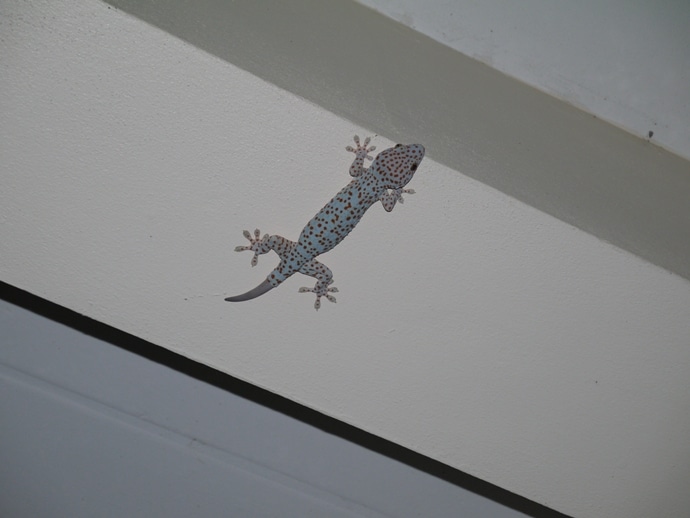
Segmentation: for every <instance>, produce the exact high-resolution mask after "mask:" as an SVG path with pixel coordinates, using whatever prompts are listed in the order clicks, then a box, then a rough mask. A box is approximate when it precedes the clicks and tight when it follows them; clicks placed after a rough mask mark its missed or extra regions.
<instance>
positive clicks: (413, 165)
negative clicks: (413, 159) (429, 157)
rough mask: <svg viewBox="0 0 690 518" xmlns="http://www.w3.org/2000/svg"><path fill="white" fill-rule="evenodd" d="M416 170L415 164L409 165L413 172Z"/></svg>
mask: <svg viewBox="0 0 690 518" xmlns="http://www.w3.org/2000/svg"><path fill="white" fill-rule="evenodd" d="M416 170H417V164H412V165H411V166H410V171H412V172H414V171H416Z"/></svg>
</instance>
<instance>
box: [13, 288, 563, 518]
mask: <svg viewBox="0 0 690 518" xmlns="http://www.w3.org/2000/svg"><path fill="white" fill-rule="evenodd" d="M0 298H2V299H3V300H5V301H6V302H9V303H11V304H14V305H16V306H19V307H21V308H24V309H26V310H28V311H31V312H33V313H35V314H37V315H40V316H43V317H45V318H48V319H50V320H52V321H54V322H57V323H60V324H63V325H66V326H68V327H71V328H72V329H75V330H77V331H79V332H81V333H84V334H86V335H89V336H92V337H93V338H96V339H98V340H101V341H104V342H107V343H109V344H111V345H114V346H116V347H119V348H121V349H124V350H126V351H129V352H131V353H134V354H136V355H139V356H141V357H144V358H146V359H148V360H151V361H153V362H156V363H158V364H160V365H163V366H166V367H169V368H171V369H174V370H175V371H177V372H180V373H182V374H185V375H187V376H190V377H192V378H195V379H197V380H199V381H202V382H205V383H208V384H210V385H213V386H215V387H218V388H220V389H222V390H225V391H228V392H230V393H232V394H234V395H236V396H239V397H242V398H244V399H247V400H249V401H252V402H254V403H256V404H258V405H262V406H264V407H267V408H270V409H272V410H275V411H276V412H280V413H281V414H283V415H286V416H288V417H291V418H293V419H297V420H298V421H301V422H303V423H305V424H307V425H310V426H313V427H315V428H318V429H320V430H322V431H324V432H326V433H329V434H331V435H334V436H336V437H339V438H341V439H344V440H346V441H349V442H351V443H354V444H357V445H359V446H361V447H363V448H366V449H368V450H370V451H373V452H376V453H379V454H381V455H385V456H386V457H388V458H390V459H393V460H396V461H398V462H402V463H403V464H406V465H407V466H409V467H411V468H414V469H417V470H420V471H423V472H425V473H427V474H429V475H432V476H434V477H437V478H439V479H442V480H445V481H446V482H449V483H451V484H454V485H456V486H458V487H461V488H463V489H466V490H468V491H471V492H473V493H476V494H478V495H481V496H483V497H485V498H488V499H489V500H492V501H494V502H496V503H498V504H501V505H504V506H506V507H509V508H511V509H514V510H516V511H519V512H521V513H524V514H525V515H527V516H530V517H532V518H568V516H567V515H565V514H562V513H560V512H558V511H555V510H553V509H549V508H548V507H546V506H543V505H541V504H538V503H536V502H533V501H532V500H529V499H527V498H525V497H522V496H520V495H517V494H515V493H512V492H510V491H508V490H506V489H502V488H500V487H498V486H496V485H494V484H491V483H489V482H486V481H484V480H481V479H478V478H477V477H474V476H472V475H468V474H467V473H463V472H462V471H460V470H458V469H455V468H452V467H450V466H448V465H446V464H443V463H442V462H439V461H437V460H434V459H431V458H429V457H426V456H424V455H422V454H420V453H417V452H414V451H412V450H410V449H408V448H405V447H404V446H400V445H398V444H395V443H393V442H391V441H388V440H386V439H383V438H381V437H378V436H376V435H373V434H371V433H369V432H366V431H364V430H361V429H359V428H356V427H355V426H352V425H349V424H347V423H343V422H342V421H338V420H337V419H335V418H333V417H329V416H327V415H325V414H322V413H321V412H318V411H316V410H313V409H310V408H307V407H305V406H303V405H300V404H299V403H295V402H294V401H291V400H289V399H287V398H284V397H283V396H280V395H278V394H275V393H273V392H269V391H268V390H265V389H262V388H259V387H256V386H254V385H252V384H251V383H248V382H246V381H242V380H239V379H237V378H235V377H233V376H231V375H229V374H225V373H223V372H220V371H218V370H215V369H213V368H211V367H208V366H207V365H204V364H202V363H198V362H195V361H193V360H190V359H188V358H185V357H184V356H181V355H179V354H177V353H174V352H172V351H169V350H167V349H165V348H163V347H160V346H158V345H155V344H153V343H151V342H148V341H146V340H143V339H141V338H138V337H136V336H134V335H131V334H129V333H126V332H124V331H121V330H119V329H116V328H114V327H112V326H109V325H107V324H104V323H101V322H98V321H96V320H93V319H92V318H90V317H87V316H85V315H81V314H79V313H77V312H75V311H72V310H71V309H68V308H65V307H63V306H60V305H58V304H55V303H53V302H50V301H48V300H45V299H43V298H41V297H38V296H36V295H33V294H31V293H29V292H27V291H24V290H21V289H19V288H16V287H14V286H11V285H9V284H7V283H5V282H2V281H0Z"/></svg>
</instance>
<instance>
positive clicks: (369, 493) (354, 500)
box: [0, 301, 526, 518]
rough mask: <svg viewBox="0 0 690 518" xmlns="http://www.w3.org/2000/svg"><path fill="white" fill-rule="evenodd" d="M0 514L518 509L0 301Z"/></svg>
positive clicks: (443, 513) (503, 513) (506, 517)
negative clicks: (510, 507) (0, 396)
mask: <svg viewBox="0 0 690 518" xmlns="http://www.w3.org/2000/svg"><path fill="white" fill-rule="evenodd" d="M0 330H1V332H0V392H1V393H2V398H0V441H2V448H0V515H2V517H3V518H25V517H28V516H31V517H33V518H41V517H50V518H58V517H69V518H78V517H92V516H103V517H106V516H112V517H118V518H119V517H123V516H127V517H145V518H156V517H166V518H171V517H178V516H179V517H190V516H196V517H217V516H237V517H244V516H246V517H259V516H262V517H269V516H275V517H291V516H294V517H307V516H314V517H324V516H328V517H331V516H333V517H355V516H359V517H371V518H375V517H384V516H391V517H392V516H395V517H407V516H409V517H413V516H429V517H433V516H438V517H447V516H453V515H458V514H460V515H462V516H467V517H481V516H487V517H489V516H490V517H500V518H517V517H520V516H526V515H525V514H523V513H521V512H518V511H514V510H512V509H509V508H507V507H504V506H503V505H501V504H498V503H496V502H493V501H492V500H489V499H488V498H485V497H482V496H479V495H476V494H473V493H471V492H469V491H467V490H465V489H463V488H461V487H457V486H455V485H453V484H450V483H448V482H446V481H444V480H441V479H438V478H435V477H433V476H431V475H428V474H426V473H423V472H421V471H418V470H416V469H414V468H412V467H409V466H406V465H404V464H402V463H400V462H397V461H395V460H393V459H390V458H387V457H384V456H383V455H381V454H379V453H376V452H373V451H370V450H367V449H366V448H364V447H362V446H359V445H357V444H353V443H351V442H348V441H346V440H345V439H342V438H340V437H336V436H333V435H329V434H328V433H325V432H323V431H321V430H319V429H317V428H314V427H312V426H309V425H307V424H304V423H302V422H300V421H297V420H296V419H294V418H291V417H288V416H286V415H284V414H282V413H280V412H278V411H276V410H272V409H269V408H266V407H263V406H261V405H258V404H256V403H254V402H252V401H250V400H247V399H244V398H242V397H240V396H238V395H235V394H233V393H231V392H226V391H224V390H222V389H220V388H218V387H216V386H213V385H210V384H208V383H205V382H203V381H200V380H199V379H196V378H192V377H190V376H188V375H185V374H183V373H181V372H178V371H175V370H173V369H171V368H169V367H166V366H164V365H159V364H156V363H154V362H152V361H151V360H148V359H147V358H144V357H141V356H137V355H136V354H133V353H132V352H129V351H126V350H123V349H120V348H118V347H116V346H114V345H111V344H109V343H106V342H103V341H101V340H98V339H95V338H93V337H90V336H87V335H84V334H82V333H80V332H78V331H75V330H73V329H70V328H68V327H66V326H64V325H61V324H58V323H56V322H53V321H51V320H48V319H46V318H45V317H42V316H38V315H36V314H34V313H31V312H29V311H27V310H25V309H22V308H20V307H17V306H14V305H12V304H10V303H7V302H5V301H0Z"/></svg>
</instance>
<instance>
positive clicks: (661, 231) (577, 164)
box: [109, 0, 690, 279]
mask: <svg viewBox="0 0 690 518" xmlns="http://www.w3.org/2000/svg"><path fill="white" fill-rule="evenodd" d="M109 1H110V3H112V4H113V5H117V6H119V7H121V8H123V9H125V10H127V11H128V12H130V13H132V14H134V15H135V16H137V17H140V18H141V19H143V20H145V21H146V22H148V23H150V24H153V25H154V26H156V27H159V28H162V29H163V30H165V31H168V32H170V33H171V34H173V35H175V36H177V37H179V38H181V39H183V40H185V41H188V42H190V43H192V44H193V45H195V46H197V47H199V48H200V49H203V50H205V51H207V52H209V53H211V54H213V55H215V56H218V57H220V58H221V59H223V60H225V61H228V62H229V63H232V64H234V65H237V66H239V67H240V68H243V69H245V70H247V71H249V72H251V73H252V74H254V75H257V76H258V77H260V78H263V79H265V80H267V81H269V82H271V83H274V84H276V85H277V86H279V87H280V88H283V89H285V90H288V91H290V92H292V93H294V94H296V95H298V96H300V97H304V98H305V99H307V100H308V101H310V102H312V103H316V104H318V105H319V106H322V107H324V108H325V109H326V110H328V111H330V112H333V113H335V114H336V115H339V116H340V117H343V118H345V119H347V120H351V121H353V122H355V123H356V124H357V125H359V126H362V127H364V128H369V131H370V132H375V133H378V134H381V135H386V136H387V137H388V138H390V139H392V140H396V141H398V142H421V141H424V144H425V146H426V148H427V155H428V156H429V157H431V158H433V159H434V160H436V161H438V162H440V163H442V164H444V165H446V166H448V167H450V168H451V169H453V170H456V171H460V172H461V173H463V174H466V175H468V176H470V177H471V178H474V179H476V180H479V181H480V182H482V183H486V184H487V185H490V186H492V187H494V188H497V189H498V190H500V191H502V192H504V193H506V194H508V195H509V196H512V197H514V198H517V199H518V200H521V201H523V202H525V203H527V204H528V205H531V206H533V207H536V208H537V209H539V210H542V211H544V212H546V213H548V214H551V215H553V216H555V217H557V218H559V219H561V220H563V221H565V222H566V223H569V224H571V225H574V226H576V227H578V228H581V229H583V230H585V231H586V232H588V233H591V234H593V235H595V236H597V237H599V238H601V239H603V240H605V241H608V242H610V243H613V244H614V245H616V246H618V247H621V248H623V249H625V250H628V251H630V252H632V253H634V254H636V255H639V256H641V257H643V258H644V259H646V260H648V261H651V262H652V263H654V264H657V265H659V266H662V267H663V268H667V269H669V270H670V271H672V272H674V273H677V274H679V275H683V276H684V277H686V278H688V279H690V204H688V203H687V200H688V199H690V162H688V161H687V160H684V159H681V158H680V157H678V156H676V155H673V154H671V153H669V152H666V151H663V150H662V149H660V148H659V147H657V146H656V145H655V144H653V143H649V142H647V141H645V140H641V139H640V138H639V137H638V136H635V135H633V134H630V133H627V132H624V131H621V130H619V129H617V128H615V127H614V126H612V125H610V124H607V123H605V122H603V121H602V120H601V119H598V118H596V116H594V115H590V114H588V113H586V112H582V111H580V110H578V109H575V108H573V107H572V106H571V105H570V104H568V103H565V102H563V101H558V100H557V99H555V98H552V97H549V96H547V95H544V94H543V93H541V92H539V91H538V90H536V89H535V88H532V87H529V86H527V85H526V84H525V83H523V82H520V81H517V80H515V79H511V78H509V77H508V76H506V75H505V74H503V73H501V72H499V71H496V70H494V69H492V68H490V67H489V66H487V65H485V64H483V63H480V62H478V61H475V60H474V59H471V58H468V57H467V56H465V55H463V54H461V53H459V52H456V51H454V50H452V49H451V48H449V47H447V46H444V45H441V44H440V43H438V42H436V41H433V40H431V39H430V38H427V37H426V36H424V35H422V34H419V33H417V32H414V31H412V30H411V29H409V28H408V27H405V26H402V25H400V24H398V23H395V22H394V21H392V20H390V19H388V18H386V17H384V16H382V15H380V14H377V13H375V12H374V11H372V10H371V9H368V8H366V7H364V6H362V5H359V4H357V3H355V2H351V1H349V0H331V1H329V2H322V1H321V0H299V1H293V2H290V3H285V2H279V1H270V2H266V3H259V2H254V1H251V0H239V1H236V2H232V3H230V2H226V1H224V0H197V1H195V2H187V1H184V0H179V1H174V2H168V3H166V4H165V6H164V7H162V6H161V5H162V4H158V3H155V2H139V1H136V0H135V1H131V0H109ZM424 5H426V4H424ZM587 30H589V29H587ZM657 37H658V38H663V37H664V34H658V36H657ZM640 67H641V69H642V70H646V66H645V63H644V61H641V62H640ZM686 90H689V91H690V85H688V88H686Z"/></svg>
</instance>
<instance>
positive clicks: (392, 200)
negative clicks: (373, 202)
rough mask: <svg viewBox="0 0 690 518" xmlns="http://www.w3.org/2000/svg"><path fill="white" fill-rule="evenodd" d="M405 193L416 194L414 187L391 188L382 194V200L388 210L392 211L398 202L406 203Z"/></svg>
mask: <svg viewBox="0 0 690 518" xmlns="http://www.w3.org/2000/svg"><path fill="white" fill-rule="evenodd" d="M403 194H414V189H391V191H390V192H384V193H383V194H382V195H381V198H380V200H381V203H382V204H383V208H384V209H385V210H386V212H390V211H392V210H393V207H395V204H396V203H405V200H404V198H403V196H402V195H403Z"/></svg>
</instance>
